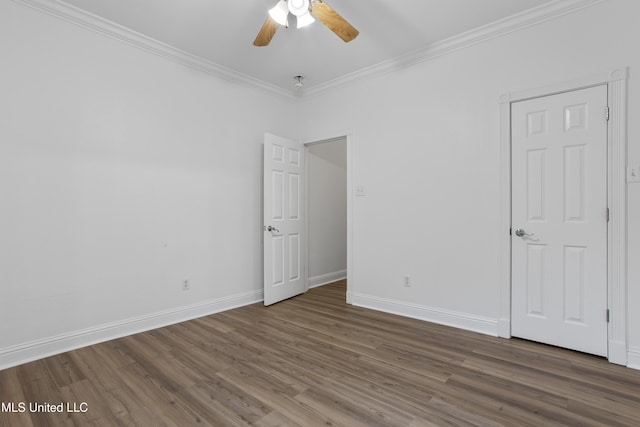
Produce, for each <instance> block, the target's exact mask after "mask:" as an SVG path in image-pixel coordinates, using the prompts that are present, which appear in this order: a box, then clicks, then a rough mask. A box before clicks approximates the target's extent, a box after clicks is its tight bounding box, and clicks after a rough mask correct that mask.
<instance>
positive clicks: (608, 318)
mask: <svg viewBox="0 0 640 427" xmlns="http://www.w3.org/2000/svg"><path fill="white" fill-rule="evenodd" d="M610 319H611V312H610V311H609V309H608V308H607V323H609V320H610Z"/></svg>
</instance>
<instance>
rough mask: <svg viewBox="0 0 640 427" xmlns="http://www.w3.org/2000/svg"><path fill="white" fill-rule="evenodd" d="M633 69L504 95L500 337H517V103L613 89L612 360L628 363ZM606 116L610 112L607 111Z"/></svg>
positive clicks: (610, 128) (610, 186) (610, 136)
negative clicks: (514, 111)
mask: <svg viewBox="0 0 640 427" xmlns="http://www.w3.org/2000/svg"><path fill="white" fill-rule="evenodd" d="M627 79H628V68H627V67H618V68H614V69H610V70H607V71H604V72H602V73H599V74H597V75H592V76H587V77H583V78H577V79H574V80H570V81H566V82H561V83H558V84H554V85H550V86H545V87H541V88H534V89H525V90H520V91H516V92H507V93H504V94H502V95H501V96H500V183H499V185H500V195H501V196H500V219H499V221H500V233H501V238H500V285H499V286H500V306H499V318H498V335H499V336H500V337H503V338H510V337H511V236H510V234H509V233H510V229H511V104H512V103H513V102H517V101H523V100H527V99H531V98H537V97H541V96H547V95H555V94H558V93H563V92H569V91H573V90H578V89H585V88H588V87H592V86H599V85H603V84H604V85H607V91H608V104H609V111H610V118H609V125H608V146H607V155H608V165H607V180H608V186H607V193H608V194H607V202H608V206H609V209H610V215H609V223H608V230H607V231H608V237H607V249H608V250H607V252H608V255H607V261H608V273H607V275H608V277H607V280H608V308H609V310H610V312H611V317H610V322H609V326H608V349H609V355H608V358H609V361H610V362H611V363H616V364H620V365H627V361H628V349H627V338H626V335H627V330H626V323H627V312H626V299H627V298H626V295H627V283H626V271H627V270H626V258H627V251H626V244H627V243H626V173H625V171H626V163H627V159H626V115H627V111H626V105H627V99H626V98H627ZM603 114H604V112H603Z"/></svg>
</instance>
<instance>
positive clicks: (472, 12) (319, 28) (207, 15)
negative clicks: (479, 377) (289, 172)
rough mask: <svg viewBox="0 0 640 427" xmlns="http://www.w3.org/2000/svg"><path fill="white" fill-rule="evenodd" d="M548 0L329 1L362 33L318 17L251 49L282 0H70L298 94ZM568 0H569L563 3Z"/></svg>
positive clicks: (156, 38) (194, 53)
mask: <svg viewBox="0 0 640 427" xmlns="http://www.w3.org/2000/svg"><path fill="white" fill-rule="evenodd" d="M562 1H563V0H560V1H557V0H555V1H549V0H393V1H389V0H327V3H328V4H329V5H330V6H331V7H333V8H334V9H335V10H336V11H337V12H338V13H340V14H341V15H342V16H343V17H344V18H345V19H347V20H348V21H349V22H350V23H351V24H352V25H353V26H355V27H356V28H357V29H358V30H359V31H360V35H359V36H358V37H357V38H356V39H355V40H353V41H352V42H350V43H344V42H343V41H342V40H341V39H339V38H338V37H337V36H336V35H335V34H333V33H332V32H331V31H330V30H329V29H328V28H326V27H325V26H324V25H322V24H321V23H320V22H319V21H316V22H315V23H313V24H312V25H310V26H309V27H306V28H303V29H300V30H298V29H295V28H288V29H285V28H280V29H279V30H278V32H277V33H276V35H275V37H274V38H273V40H272V41H271V44H270V45H268V46H266V47H255V46H253V40H254V38H255V36H256V34H257V33H258V31H259V29H260V27H261V26H262V24H263V22H264V20H265V18H266V16H267V11H268V10H269V9H270V8H271V7H273V6H274V5H275V4H276V3H277V0H226V1H222V0H65V2H66V3H68V4H70V5H72V6H74V7H77V8H80V9H83V10H85V11H87V12H90V13H91V14H94V15H97V16H99V17H101V18H104V19H106V20H108V21H111V22H113V23H116V24H119V25H121V26H124V27H126V28H128V29H131V30H133V31H135V32H137V33H140V34H143V35H145V36H148V37H150V38H152V39H155V40H157V41H160V42H162V43H165V44H167V45H170V46H172V47H175V48H178V49H180V50H182V51H185V52H188V53H190V54H193V55H196V56H198V57H200V58H203V59H205V60H207V61H209V62H212V63H215V64H217V65H220V66H223V67H226V68H228V69H231V70H233V71H234V72H237V73H240V74H241V75H246V76H249V77H250V78H253V79H257V80H259V81H261V82H266V83H268V84H270V85H274V86H277V87H279V88H281V89H283V90H286V91H292V90H293V88H292V86H293V83H294V80H293V76H295V75H298V74H300V75H303V76H305V81H304V83H305V88H310V87H311V88H312V87H314V86H318V85H324V84H327V83H328V82H331V81H333V80H335V79H339V78H341V77H342V76H345V75H349V74H351V73H356V72H358V71H360V70H364V69H366V68H368V67H372V66H375V65H376V64H380V63H382V62H384V61H389V60H392V59H394V58H398V57H401V56H403V55H406V54H409V53H410V52H413V51H416V50H419V49H424V48H426V47H428V46H430V45H432V44H433V43H436V42H439V41H442V40H445V39H447V38H449V37H452V36H455V35H458V34H461V33H464V32H466V31H469V30H472V29H476V28H478V27H481V26H484V25H487V24H490V23H493V22H495V21H498V20H501V19H504V18H507V17H510V16H512V15H515V14H518V13H521V12H524V11H526V10H528V9H531V8H535V7H539V6H541V5H545V4H547V3H549V4H553V3H559V2H562ZM564 1H566V0H564Z"/></svg>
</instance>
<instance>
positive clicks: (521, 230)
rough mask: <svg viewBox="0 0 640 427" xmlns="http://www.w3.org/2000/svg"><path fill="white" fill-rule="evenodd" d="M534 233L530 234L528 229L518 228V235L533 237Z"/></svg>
mask: <svg viewBox="0 0 640 427" xmlns="http://www.w3.org/2000/svg"><path fill="white" fill-rule="evenodd" d="M533 235H534V234H533V233H531V234H529V233H527V232H526V231H524V229H522V228H516V236H518V237H525V236H526V237H532V236H533Z"/></svg>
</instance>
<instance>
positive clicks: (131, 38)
mask: <svg viewBox="0 0 640 427" xmlns="http://www.w3.org/2000/svg"><path fill="white" fill-rule="evenodd" d="M12 1H14V2H16V3H20V4H22V5H25V6H28V7H30V8H32V9H35V10H38V11H40V12H44V13H46V14H48V15H51V16H54V17H56V18H60V19H63V20H65V21H68V22H71V23H73V24H76V25H79V26H82V27H84V28H87V29H89V30H91V31H94V32H96V33H99V34H102V35H105V36H107V37H110V38H113V39H115V40H118V41H121V42H124V43H127V44H129V45H131V46H134V47H137V48H139V49H142V50H144V51H146V52H148V53H151V54H154V55H157V56H160V57H162V58H165V59H168V60H170V61H174V62H177V63H180V64H182V65H185V66H187V67H190V68H193V69H195V70H198V71H202V72H204V73H207V74H210V75H212V76H215V77H218V78H220V79H223V80H226V81H228V82H231V83H236V84H240V85H244V86H249V87H253V88H258V89H261V90H264V91H266V92H269V93H271V94H276V95H279V96H283V97H286V98H290V99H296V98H305V97H309V96H312V95H317V94H321V93H324V92H327V91H330V90H332V89H335V88H338V87H341V86H344V85H346V84H349V83H351V82H354V81H359V80H364V79H369V78H374V77H379V76H382V75H384V74H388V73H391V72H393V71H397V70H400V69H403V68H407V67H410V66H412V65H415V64H419V63H421V62H424V61H428V60H431V59H434V58H437V57H439V56H442V55H446V54H449V53H453V52H456V51H458V50H460V49H464V48H467V47H470V46H473V45H476V44H478V43H483V42H485V41H488V40H491V39H494V38H497V37H500V36H503V35H505V34H508V33H511V32H514V31H518V30H521V29H524V28H528V27H531V26H533V25H537V24H540V23H542V22H546V21H549V20H552V19H555V18H558V17H560V16H564V15H567V14H570V13H573V12H576V11H578V10H581V9H584V8H587V7H590V6H593V5H595V4H598V3H602V2H605V1H607V0H555V1H552V2H551V3H547V4H544V5H541V6H538V7H535V8H533V9H529V10H527V11H524V12H522V13H519V14H516V15H513V16H510V17H508V18H504V19H501V20H499V21H496V22H493V23H491V24H488V25H484V26H482V27H478V28H476V29H473V30H470V31H467V32H464V33H462V34H459V35H456V36H453V37H450V38H448V39H445V40H442V41H439V42H436V43H432V44H430V45H428V46H426V47H423V48H420V49H417V50H414V51H412V52H409V53H407V54H405V55H401V56H398V57H395V58H392V59H389V60H387V61H383V62H380V63H378V64H375V65H372V66H369V67H365V68H362V69H360V70H357V71H355V72H352V73H349V74H345V75H344V76H341V77H338V78H336V79H333V80H330V81H328V82H326V83H322V84H319V85H315V86H312V87H308V88H305V91H304V93H300V94H298V93H295V94H294V93H292V92H291V91H289V90H286V89H283V88H281V87H278V86H276V85H273V84H271V83H267V82H265V81H263V80H260V79H257V78H255V77H251V76H249V75H246V74H243V73H240V72H238V71H235V70H233V69H231V68H228V67H225V66H222V65H219V64H216V63H214V62H211V61H208V60H206V59H204V58H202V57H199V56H197V55H193V54H191V53H189V52H185V51H183V50H180V49H177V48H175V47H173V46H170V45H168V44H165V43H162V42H159V41H157V40H155V39H153V38H151V37H148V36H145V35H144V34H140V33H138V32H135V31H133V30H130V29H129V28H126V27H124V26H121V25H118V24H116V23H114V22H111V21H109V20H106V19H104V18H101V17H99V16H97V15H94V14H92V13H89V12H86V11H84V10H82V9H79V8H77V7H75V6H72V5H70V4H67V3H65V2H63V1H61V0H12Z"/></svg>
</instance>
